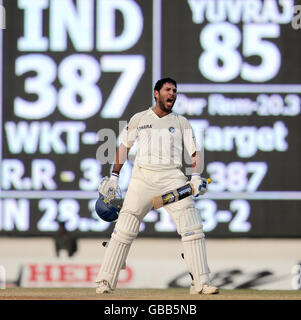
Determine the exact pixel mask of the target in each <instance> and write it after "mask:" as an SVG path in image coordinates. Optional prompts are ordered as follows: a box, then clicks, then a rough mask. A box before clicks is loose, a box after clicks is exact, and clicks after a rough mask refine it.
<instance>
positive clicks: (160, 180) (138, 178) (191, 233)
mask: <svg viewBox="0 0 301 320" xmlns="http://www.w3.org/2000/svg"><path fill="white" fill-rule="evenodd" d="M185 183H187V177H186V176H185V175H184V174H183V172H182V171H181V170H180V169H169V170H164V171H154V170H149V169H145V168H141V167H138V166H137V165H135V166H134V168H133V171H132V178H131V181H130V183H129V187H128V191H127V193H126V195H125V199H124V203H123V207H122V209H121V211H120V214H119V217H118V220H117V222H116V225H115V228H114V231H113V233H112V235H111V239H110V241H109V244H108V246H107V248H106V251H105V255H104V259H103V262H102V264H101V267H100V270H99V273H98V276H97V278H96V282H101V281H103V280H106V281H107V282H109V284H110V286H111V288H112V289H115V288H116V284H117V279H118V276H119V272H120V270H121V267H122V266H123V264H124V263H125V260H126V257H127V255H128V252H129V249H130V246H131V244H132V242H133V240H134V239H135V238H136V237H137V235H138V232H139V226H140V223H141V221H142V220H143V218H144V217H145V215H146V214H147V213H148V212H149V211H150V210H151V209H152V206H153V205H152V198H153V197H155V196H158V195H161V194H164V193H166V192H168V191H170V190H173V189H176V188H179V187H181V186H183V185H184V184H185ZM164 208H165V209H166V211H167V212H168V213H169V214H170V215H171V217H172V220H173V222H174V223H175V225H176V227H177V232H178V233H179V234H180V235H181V238H182V243H183V249H184V260H185V262H186V265H187V267H188V269H189V272H190V274H191V275H192V277H193V282H194V285H195V287H196V289H198V288H199V291H201V289H202V285H203V283H205V282H209V269H208V265H207V258H206V249H205V237H204V234H203V231H202V220H201V216H200V213H199V211H198V210H197V209H196V208H195V207H194V202H193V199H192V197H191V196H190V197H187V198H185V199H182V200H180V201H177V202H174V203H170V204H168V205H166V206H165V207H164Z"/></svg>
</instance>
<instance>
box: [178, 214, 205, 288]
mask: <svg viewBox="0 0 301 320" xmlns="http://www.w3.org/2000/svg"><path fill="white" fill-rule="evenodd" d="M180 232H181V236H182V243H183V248H184V257H185V262H186V265H187V268H188V270H189V271H190V273H191V274H192V276H193V279H194V285H195V288H196V290H197V291H199V292H200V291H201V290H202V285H203V283H205V282H207V283H209V280H210V279H209V268H208V264H207V256H206V246H205V235H204V233H203V225H202V220H201V216H200V213H199V211H198V210H197V209H196V208H188V209H187V210H186V212H185V213H183V214H182V216H181V217H180Z"/></svg>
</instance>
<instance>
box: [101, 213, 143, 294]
mask: <svg viewBox="0 0 301 320" xmlns="http://www.w3.org/2000/svg"><path fill="white" fill-rule="evenodd" d="M139 225H140V221H139V219H138V218H137V217H135V216H134V215H131V214H127V213H123V214H120V215H119V218H118V220H117V223H116V226H115V229H114V231H113V233H112V236H111V240H110V241H109V244H108V247H107V249H106V252H105V255H104V260H103V263H102V265H101V267H100V270H99V273H98V275H97V278H96V282H101V281H103V280H106V281H108V283H109V284H110V287H111V289H115V288H116V284H117V280H118V276H119V272H120V270H121V268H122V266H123V265H124V263H125V260H126V257H127V255H128V253H129V250H130V247H131V244H132V242H133V240H134V239H135V238H136V237H137V234H138V232H139Z"/></svg>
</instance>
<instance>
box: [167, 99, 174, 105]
mask: <svg viewBox="0 0 301 320" xmlns="http://www.w3.org/2000/svg"><path fill="white" fill-rule="evenodd" d="M166 102H167V104H169V105H172V104H173V103H174V100H173V99H171V98H168V99H167V100H166Z"/></svg>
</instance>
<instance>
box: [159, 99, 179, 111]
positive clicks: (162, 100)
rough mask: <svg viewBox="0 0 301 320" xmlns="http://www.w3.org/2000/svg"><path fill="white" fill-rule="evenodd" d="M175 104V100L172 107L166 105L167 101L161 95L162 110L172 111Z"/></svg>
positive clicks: (160, 104)
mask: <svg viewBox="0 0 301 320" xmlns="http://www.w3.org/2000/svg"><path fill="white" fill-rule="evenodd" d="M174 104H175V101H173V104H172V105H171V107H166V106H165V102H164V98H163V97H161V96H159V107H160V109H161V110H162V111H164V112H166V113H170V112H171V111H172V108H173V106H174Z"/></svg>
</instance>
